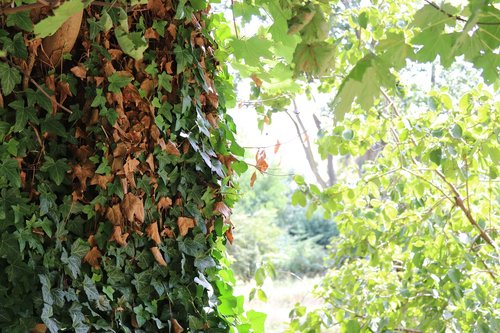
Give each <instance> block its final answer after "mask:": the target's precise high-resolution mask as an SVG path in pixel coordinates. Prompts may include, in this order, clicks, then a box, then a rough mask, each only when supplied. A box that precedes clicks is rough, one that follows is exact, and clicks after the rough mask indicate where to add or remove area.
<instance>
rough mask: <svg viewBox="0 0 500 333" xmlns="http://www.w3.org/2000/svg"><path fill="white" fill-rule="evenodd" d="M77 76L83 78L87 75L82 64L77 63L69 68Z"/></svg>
mask: <svg viewBox="0 0 500 333" xmlns="http://www.w3.org/2000/svg"><path fill="white" fill-rule="evenodd" d="M70 70H71V73H73V74H74V75H75V76H76V77H77V78H79V79H81V80H84V79H85V78H86V77H87V69H86V68H85V67H84V66H83V65H81V64H80V65H78V66H75V67H73V68H71V69H70Z"/></svg>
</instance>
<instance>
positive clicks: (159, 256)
mask: <svg viewBox="0 0 500 333" xmlns="http://www.w3.org/2000/svg"><path fill="white" fill-rule="evenodd" d="M150 250H151V253H152V254H153V257H155V260H156V262H157V263H158V265H160V266H167V262H166V261H165V259H163V255H162V254H161V252H160V249H159V248H158V247H157V246H153V247H152V248H151V249H150Z"/></svg>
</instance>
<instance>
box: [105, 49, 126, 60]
mask: <svg viewBox="0 0 500 333" xmlns="http://www.w3.org/2000/svg"><path fill="white" fill-rule="evenodd" d="M108 52H109V55H110V56H111V60H120V58H121V57H122V55H123V51H122V50H119V49H109V50H108Z"/></svg>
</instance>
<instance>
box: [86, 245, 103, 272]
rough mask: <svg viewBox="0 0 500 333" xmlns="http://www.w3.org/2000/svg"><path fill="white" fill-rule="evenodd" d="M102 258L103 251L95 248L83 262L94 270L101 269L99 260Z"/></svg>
mask: <svg viewBox="0 0 500 333" xmlns="http://www.w3.org/2000/svg"><path fill="white" fill-rule="evenodd" d="M101 257H102V254H101V251H99V249H98V248H97V246H94V247H93V248H92V249H91V250H90V251H89V252H87V254H86V255H85V257H83V262H86V263H88V264H89V265H90V266H92V267H93V268H99V259H101Z"/></svg>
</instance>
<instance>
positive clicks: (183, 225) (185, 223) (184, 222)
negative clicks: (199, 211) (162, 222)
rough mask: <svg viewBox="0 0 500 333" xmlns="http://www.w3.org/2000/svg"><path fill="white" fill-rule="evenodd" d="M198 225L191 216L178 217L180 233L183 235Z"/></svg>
mask: <svg viewBox="0 0 500 333" xmlns="http://www.w3.org/2000/svg"><path fill="white" fill-rule="evenodd" d="M195 225H196V221H195V220H194V219H193V218H191V217H182V216H180V217H179V218H177V226H178V227H179V234H180V235H181V236H186V235H187V233H188V232H189V229H192V228H194V226H195Z"/></svg>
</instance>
